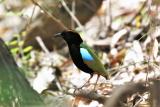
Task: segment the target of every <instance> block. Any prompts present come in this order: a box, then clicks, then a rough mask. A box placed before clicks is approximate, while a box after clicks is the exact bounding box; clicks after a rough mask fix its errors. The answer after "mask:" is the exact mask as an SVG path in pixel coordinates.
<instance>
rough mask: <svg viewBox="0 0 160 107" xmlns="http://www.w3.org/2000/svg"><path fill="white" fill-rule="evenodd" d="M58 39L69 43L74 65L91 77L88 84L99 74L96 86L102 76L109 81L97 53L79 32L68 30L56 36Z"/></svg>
mask: <svg viewBox="0 0 160 107" xmlns="http://www.w3.org/2000/svg"><path fill="white" fill-rule="evenodd" d="M56 37H62V38H63V39H64V40H65V41H66V42H67V44H68V48H69V52H70V56H71V58H72V60H73V62H74V64H75V65H76V66H77V67H78V68H79V69H80V70H82V71H84V72H86V73H89V74H90V75H91V76H90V78H89V79H88V81H87V82H86V83H88V82H89V81H90V79H91V78H92V77H93V74H98V76H97V80H96V84H97V81H98V78H99V76H100V75H101V76H103V77H105V78H106V79H108V76H109V75H108V72H107V70H106V69H105V68H104V66H103V64H102V63H101V61H100V59H99V58H98V56H97V55H96V54H95V51H94V50H93V49H91V48H90V47H89V46H87V45H86V44H85V43H84V42H83V40H82V39H81V37H80V35H79V34H78V33H77V32H74V31H72V30H67V31H63V32H61V33H58V34H56ZM86 83H85V84H86ZM85 84H84V85H85ZM96 84H95V86H96ZM84 85H83V86H84ZM83 86H82V87H83ZM94 89H95V87H94Z"/></svg>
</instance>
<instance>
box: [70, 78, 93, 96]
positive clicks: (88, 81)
mask: <svg viewBox="0 0 160 107" xmlns="http://www.w3.org/2000/svg"><path fill="white" fill-rule="evenodd" d="M92 77H93V75H91V76H90V78H89V79H88V80H87V82H86V83H84V84H83V85H82V86H81V87H80V88H77V89H78V90H79V89H82V88H83V87H84V86H85V85H86V84H87V83H88V82H89V81H90V80H91V78H92ZM77 89H75V90H74V92H73V93H75V92H76V90H77Z"/></svg>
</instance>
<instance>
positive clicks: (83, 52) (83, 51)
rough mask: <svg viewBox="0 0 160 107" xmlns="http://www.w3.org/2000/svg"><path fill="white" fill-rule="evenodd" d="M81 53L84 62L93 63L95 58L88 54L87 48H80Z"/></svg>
mask: <svg viewBox="0 0 160 107" xmlns="http://www.w3.org/2000/svg"><path fill="white" fill-rule="evenodd" d="M80 53H81V55H82V59H83V60H84V61H93V60H94V58H93V57H92V55H91V54H90V53H89V52H88V50H87V49H85V48H80Z"/></svg>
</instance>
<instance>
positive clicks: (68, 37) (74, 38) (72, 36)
mask: <svg viewBox="0 0 160 107" xmlns="http://www.w3.org/2000/svg"><path fill="white" fill-rule="evenodd" d="M55 36H56V37H62V38H63V39H64V40H65V41H66V42H67V43H68V44H76V45H80V44H81V43H82V42H83V40H82V38H81V37H80V35H79V34H78V33H77V32H74V31H71V30H68V31H63V32H61V33H57V34H55Z"/></svg>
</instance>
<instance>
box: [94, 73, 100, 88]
mask: <svg viewBox="0 0 160 107" xmlns="http://www.w3.org/2000/svg"><path fill="white" fill-rule="evenodd" d="M99 77H100V75H99V74H97V80H96V83H95V85H94V89H93V90H94V91H95V89H96V85H97V82H98V79H99Z"/></svg>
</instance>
